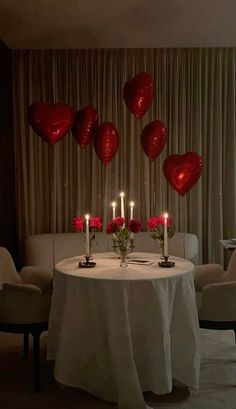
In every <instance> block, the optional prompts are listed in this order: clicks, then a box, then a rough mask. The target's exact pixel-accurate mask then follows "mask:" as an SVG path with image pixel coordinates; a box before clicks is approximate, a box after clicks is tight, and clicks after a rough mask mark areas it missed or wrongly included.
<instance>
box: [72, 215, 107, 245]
mask: <svg viewBox="0 0 236 409" xmlns="http://www.w3.org/2000/svg"><path fill="white" fill-rule="evenodd" d="M71 225H72V228H73V231H75V232H81V233H83V234H84V230H85V219H84V217H81V216H75V217H73V219H72V221H71ZM101 228H102V222H101V220H100V218H99V217H97V216H90V219H89V232H90V233H89V247H90V249H92V248H93V246H94V243H96V244H97V245H98V242H97V241H96V236H95V232H96V231H99V230H101ZM84 236H85V234H84Z"/></svg>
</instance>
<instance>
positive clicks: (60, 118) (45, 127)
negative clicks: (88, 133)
mask: <svg viewBox="0 0 236 409" xmlns="http://www.w3.org/2000/svg"><path fill="white" fill-rule="evenodd" d="M73 116H74V113H73V110H72V108H70V107H69V106H68V105H66V104H49V103H47V102H34V103H33V104H32V105H30V107H29V108H28V121H29V123H30V125H31V126H32V128H33V130H34V131H35V132H36V133H37V134H38V135H39V136H41V138H42V139H43V140H44V141H46V142H48V143H50V144H54V143H56V142H57V141H58V140H59V139H61V138H62V137H63V136H64V135H65V134H66V133H67V132H68V131H69V129H70V128H71V126H72V123H73Z"/></svg>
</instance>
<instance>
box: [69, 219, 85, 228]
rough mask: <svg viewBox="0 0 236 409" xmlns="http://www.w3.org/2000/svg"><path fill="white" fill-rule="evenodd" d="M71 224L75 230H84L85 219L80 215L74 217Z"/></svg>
mask: <svg viewBox="0 0 236 409" xmlns="http://www.w3.org/2000/svg"><path fill="white" fill-rule="evenodd" d="M71 225H72V227H73V230H74V231H83V228H84V219H83V217H80V216H75V217H73V219H72V221H71Z"/></svg>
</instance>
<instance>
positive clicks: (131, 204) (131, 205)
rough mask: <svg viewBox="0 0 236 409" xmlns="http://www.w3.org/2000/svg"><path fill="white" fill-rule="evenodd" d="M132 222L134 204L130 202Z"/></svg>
mask: <svg viewBox="0 0 236 409" xmlns="http://www.w3.org/2000/svg"><path fill="white" fill-rule="evenodd" d="M129 205H130V220H132V219H133V218H134V202H130V204H129Z"/></svg>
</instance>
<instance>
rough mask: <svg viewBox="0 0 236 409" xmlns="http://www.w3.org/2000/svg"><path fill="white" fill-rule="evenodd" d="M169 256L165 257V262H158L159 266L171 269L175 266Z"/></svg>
mask: <svg viewBox="0 0 236 409" xmlns="http://www.w3.org/2000/svg"><path fill="white" fill-rule="evenodd" d="M168 258H169V256H164V261H158V265H159V266H160V267H164V268H170V267H173V266H174V265H175V262H174V261H168Z"/></svg>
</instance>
